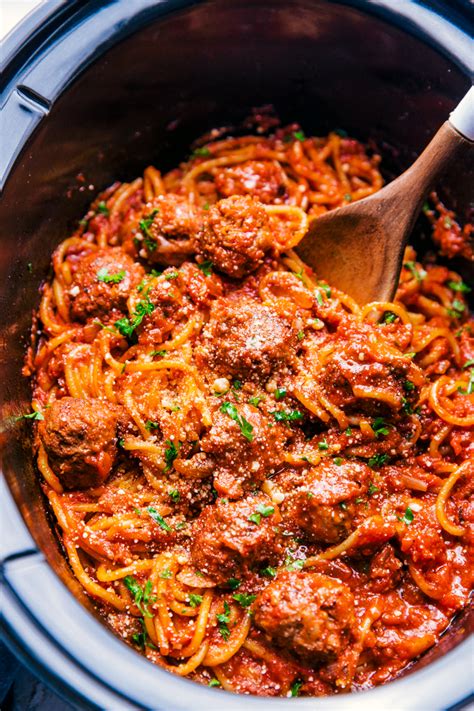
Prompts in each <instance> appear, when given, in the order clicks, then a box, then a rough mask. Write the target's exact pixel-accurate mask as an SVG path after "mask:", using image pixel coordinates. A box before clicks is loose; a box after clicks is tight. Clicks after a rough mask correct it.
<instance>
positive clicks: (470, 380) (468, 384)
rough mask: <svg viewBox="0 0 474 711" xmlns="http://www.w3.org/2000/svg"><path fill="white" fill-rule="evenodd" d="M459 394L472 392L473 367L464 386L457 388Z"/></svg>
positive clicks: (473, 380)
mask: <svg viewBox="0 0 474 711" xmlns="http://www.w3.org/2000/svg"><path fill="white" fill-rule="evenodd" d="M458 392H459V393H460V394H461V395H472V393H474V368H472V369H471V372H470V374H469V380H468V382H467V387H466V388H458Z"/></svg>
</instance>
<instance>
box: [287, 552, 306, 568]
mask: <svg viewBox="0 0 474 711" xmlns="http://www.w3.org/2000/svg"><path fill="white" fill-rule="evenodd" d="M304 561H305V559H304V558H294V557H293V556H292V555H291V553H290V554H288V555H287V556H286V558H285V568H286V570H288V571H290V572H292V571H295V570H303V568H304Z"/></svg>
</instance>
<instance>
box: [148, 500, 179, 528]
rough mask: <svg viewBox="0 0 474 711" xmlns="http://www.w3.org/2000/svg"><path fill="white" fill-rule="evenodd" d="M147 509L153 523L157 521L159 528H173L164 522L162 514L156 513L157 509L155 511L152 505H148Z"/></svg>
mask: <svg viewBox="0 0 474 711" xmlns="http://www.w3.org/2000/svg"><path fill="white" fill-rule="evenodd" d="M147 511H148V513H149V514H150V516H151V518H152V519H153V521H154V522H155V523H157V524H158V526H161V528H162V529H163V530H164V531H172V530H173V529H172V528H171V526H168V524H167V523H166V521H165V519H164V518H163V516H161V515H160V514H159V513H158V511H157V510H156V509H154V508H153V507H152V506H149V507H148V508H147Z"/></svg>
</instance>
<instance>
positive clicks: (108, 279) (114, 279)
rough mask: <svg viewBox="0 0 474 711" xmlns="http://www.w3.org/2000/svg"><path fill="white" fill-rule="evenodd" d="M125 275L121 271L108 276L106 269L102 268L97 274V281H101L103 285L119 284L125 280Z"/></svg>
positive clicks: (124, 272) (123, 271) (122, 270)
mask: <svg viewBox="0 0 474 711" xmlns="http://www.w3.org/2000/svg"><path fill="white" fill-rule="evenodd" d="M125 275H126V271H125V269H121V270H120V271H119V272H117V273H116V274H109V273H108V271H107V269H106V268H105V267H103V268H102V269H99V271H98V272H97V281H103V282H104V283H105V284H120V282H121V281H122V280H123V279H124V278H125Z"/></svg>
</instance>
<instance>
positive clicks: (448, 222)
mask: <svg viewBox="0 0 474 711" xmlns="http://www.w3.org/2000/svg"><path fill="white" fill-rule="evenodd" d="M443 226H444V227H445V228H446V229H447V230H449V228H450V227H452V226H453V222H452V220H451V219H450V218H449V217H445V218H444V220H443Z"/></svg>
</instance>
